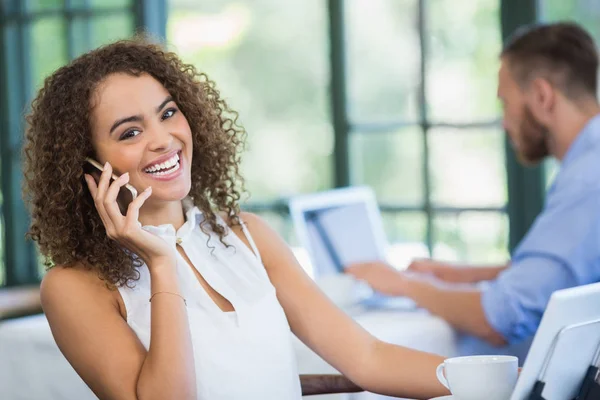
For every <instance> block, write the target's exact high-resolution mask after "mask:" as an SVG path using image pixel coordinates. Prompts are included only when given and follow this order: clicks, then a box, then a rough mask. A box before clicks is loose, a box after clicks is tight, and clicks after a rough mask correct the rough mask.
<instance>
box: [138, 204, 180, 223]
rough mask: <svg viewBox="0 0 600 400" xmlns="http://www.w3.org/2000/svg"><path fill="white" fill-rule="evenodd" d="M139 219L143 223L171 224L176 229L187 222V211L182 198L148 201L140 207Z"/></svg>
mask: <svg viewBox="0 0 600 400" xmlns="http://www.w3.org/2000/svg"><path fill="white" fill-rule="evenodd" d="M139 221H140V223H141V224H142V225H154V226H159V225H164V224H171V225H173V227H174V228H175V230H177V229H179V228H180V227H181V226H182V225H183V224H184V223H185V213H184V211H183V205H182V204H181V201H180V200H177V201H166V202H160V203H149V202H146V203H145V204H144V205H143V206H142V208H141V209H140V216H139Z"/></svg>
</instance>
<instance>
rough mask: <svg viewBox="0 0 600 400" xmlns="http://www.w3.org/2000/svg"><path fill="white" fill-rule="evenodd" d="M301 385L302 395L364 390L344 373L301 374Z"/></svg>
mask: <svg viewBox="0 0 600 400" xmlns="http://www.w3.org/2000/svg"><path fill="white" fill-rule="evenodd" d="M300 385H301V387H302V396H314V395H318V394H333V393H358V392H364V390H363V389H362V388H361V387H359V386H357V385H355V384H354V383H353V382H352V381H350V379H348V378H346V377H345V376H344V375H336V374H315V375H300Z"/></svg>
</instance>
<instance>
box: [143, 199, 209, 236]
mask: <svg viewBox="0 0 600 400" xmlns="http://www.w3.org/2000/svg"><path fill="white" fill-rule="evenodd" d="M181 206H182V208H183V212H184V213H185V217H186V218H185V223H184V224H183V225H182V226H181V227H180V228H179V229H178V230H177V231H175V228H174V227H173V225H172V224H162V225H158V226H155V225H144V226H143V227H142V229H143V230H145V231H147V232H150V233H154V234H155V235H158V236H160V237H162V238H165V239H166V238H172V240H173V241H174V240H175V239H176V238H180V239H184V238H186V237H187V236H188V235H189V234H190V233H191V232H192V231H193V230H194V229H196V228H198V227H199V226H200V222H202V218H203V216H202V212H201V211H200V210H199V209H198V207H196V206H195V205H194V201H193V200H192V198H191V197H189V196H188V197H186V198H185V199H183V200H182V201H181Z"/></svg>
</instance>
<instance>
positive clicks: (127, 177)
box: [121, 172, 129, 179]
mask: <svg viewBox="0 0 600 400" xmlns="http://www.w3.org/2000/svg"><path fill="white" fill-rule="evenodd" d="M121 176H122V177H123V179H129V172H125V173H124V174H123V175H121Z"/></svg>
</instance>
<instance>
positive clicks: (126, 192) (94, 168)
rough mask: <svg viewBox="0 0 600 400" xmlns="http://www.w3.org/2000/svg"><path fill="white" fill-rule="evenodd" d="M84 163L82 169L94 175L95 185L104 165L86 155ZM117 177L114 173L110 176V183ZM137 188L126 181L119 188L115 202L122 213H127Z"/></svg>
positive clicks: (135, 195)
mask: <svg viewBox="0 0 600 400" xmlns="http://www.w3.org/2000/svg"><path fill="white" fill-rule="evenodd" d="M85 161H86V163H85V164H84V167H83V171H84V172H85V173H86V174H88V175H91V176H93V177H94V180H95V181H96V185H97V184H98V182H100V175H102V172H103V171H104V167H103V166H102V165H101V164H100V163H99V162H98V161H96V160H94V159H92V158H89V157H86V159H85ZM118 178H119V177H118V176H116V175H115V174H112V176H111V181H110V182H111V183H112V182H113V181H114V180H116V179H118ZM137 194H138V193H137V190H136V189H135V188H134V187H133V186H131V185H130V184H129V183H126V184H125V185H124V186H123V187H121V189H120V190H119V194H118V195H117V204H118V205H119V209H120V210H121V213H122V214H123V215H125V214H127V207H129V203H131V202H132V201H133V200H134V199H135V198H136V197H137Z"/></svg>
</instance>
